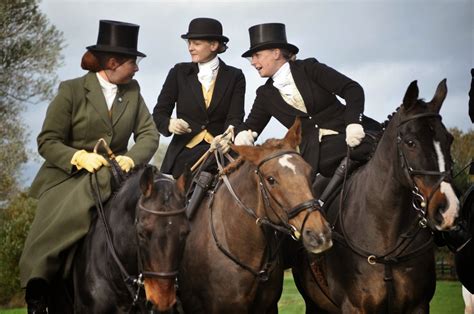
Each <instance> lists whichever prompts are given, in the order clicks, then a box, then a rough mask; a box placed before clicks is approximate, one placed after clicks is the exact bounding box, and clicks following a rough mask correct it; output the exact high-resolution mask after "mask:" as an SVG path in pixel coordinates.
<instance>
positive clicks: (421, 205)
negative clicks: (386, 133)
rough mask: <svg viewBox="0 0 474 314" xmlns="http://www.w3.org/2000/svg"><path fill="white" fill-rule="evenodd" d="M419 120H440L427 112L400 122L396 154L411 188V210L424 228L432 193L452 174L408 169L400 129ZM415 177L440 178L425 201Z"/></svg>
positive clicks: (436, 115)
mask: <svg viewBox="0 0 474 314" xmlns="http://www.w3.org/2000/svg"><path fill="white" fill-rule="evenodd" d="M420 118H439V119H440V120H441V115H439V114H438V113H433V112H428V113H420V114H416V115H413V116H411V117H408V118H406V119H404V120H401V121H400V122H399V123H398V126H397V152H398V156H399V160H400V165H401V167H402V169H403V172H404V174H405V176H406V178H407V179H408V182H409V183H410V185H411V187H412V194H413V203H412V204H413V208H414V209H415V210H416V211H417V213H418V215H419V217H420V221H419V225H420V227H422V228H425V227H426V226H427V225H428V220H427V218H426V209H427V208H428V205H429V202H430V200H431V198H432V197H433V195H434V192H435V191H436V190H438V188H439V187H440V185H441V183H442V182H443V181H447V182H450V181H451V180H452V173H451V171H431V170H424V169H413V168H412V167H410V164H409V163H408V159H407V157H406V155H405V152H404V151H403V149H402V147H401V143H402V134H401V132H400V127H401V126H402V125H404V124H405V123H407V122H409V121H412V120H416V119H420ZM417 175H422V176H439V177H440V178H439V180H438V181H437V183H436V184H435V188H434V189H433V190H432V191H431V193H430V195H428V197H427V198H426V200H425V197H423V195H422V194H421V192H420V189H419V188H418V186H417V185H416V182H415V180H414V177H415V176H417Z"/></svg>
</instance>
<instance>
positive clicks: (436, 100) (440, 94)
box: [429, 79, 448, 113]
mask: <svg viewBox="0 0 474 314" xmlns="http://www.w3.org/2000/svg"><path fill="white" fill-rule="evenodd" d="M447 93H448V87H447V85H446V79H444V80H442V81H441V82H439V84H438V87H437V88H436V93H435V95H434V96H433V99H432V100H431V101H430V103H429V108H430V109H431V110H432V111H433V112H437V113H439V111H440V110H441V105H442V104H443V102H444V99H445V98H446V94H447Z"/></svg>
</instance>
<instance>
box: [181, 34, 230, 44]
mask: <svg viewBox="0 0 474 314" xmlns="http://www.w3.org/2000/svg"><path fill="white" fill-rule="evenodd" d="M181 38H183V39H210V40H217V41H221V42H225V43H228V42H229V38H227V37H226V36H222V35H216V34H183V35H181Z"/></svg>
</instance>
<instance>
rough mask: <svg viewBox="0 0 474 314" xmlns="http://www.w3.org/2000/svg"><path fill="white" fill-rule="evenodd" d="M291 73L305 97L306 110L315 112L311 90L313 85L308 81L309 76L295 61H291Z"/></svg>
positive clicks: (302, 95)
mask: <svg viewBox="0 0 474 314" xmlns="http://www.w3.org/2000/svg"><path fill="white" fill-rule="evenodd" d="M289 64H290V70H291V75H293V80H294V81H295V84H296V87H297V88H298V91H299V92H300V94H301V97H303V100H304V104H305V106H306V110H307V111H308V113H309V114H311V113H312V112H313V93H312V92H311V86H310V84H309V81H308V77H307V76H306V74H305V73H304V71H302V70H301V69H300V68H299V67H298V66H296V65H295V63H294V62H291V61H290V62H289Z"/></svg>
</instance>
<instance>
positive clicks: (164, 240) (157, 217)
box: [135, 167, 189, 311]
mask: <svg viewBox="0 0 474 314" xmlns="http://www.w3.org/2000/svg"><path fill="white" fill-rule="evenodd" d="M156 172H157V170H156V168H154V167H147V168H146V169H145V171H144V172H143V174H142V176H141V178H140V188H141V191H142V195H141V196H140V199H139V201H138V204H137V214H136V222H135V223H136V227H137V235H138V246H139V252H140V253H139V255H140V256H139V261H140V264H141V265H140V266H141V271H142V275H143V277H144V286H145V292H146V297H147V300H148V301H149V302H151V303H152V304H153V306H154V308H155V309H157V310H159V311H167V310H169V309H170V308H171V307H172V306H173V305H174V304H175V303H176V291H175V280H176V276H177V273H178V267H179V262H180V260H181V255H182V253H183V249H184V242H185V239H186V236H187V234H188V233H189V222H188V220H187V217H186V214H185V211H184V206H185V182H184V181H185V179H184V176H182V177H181V178H179V179H178V180H177V181H175V180H173V179H170V178H168V177H165V176H164V175H162V174H159V173H156Z"/></svg>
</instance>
